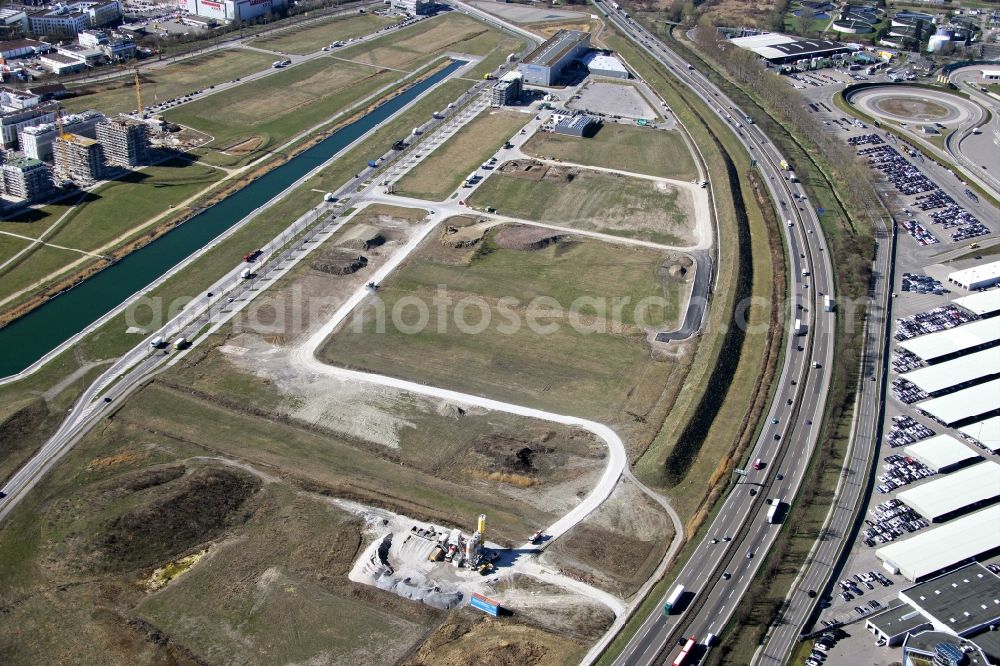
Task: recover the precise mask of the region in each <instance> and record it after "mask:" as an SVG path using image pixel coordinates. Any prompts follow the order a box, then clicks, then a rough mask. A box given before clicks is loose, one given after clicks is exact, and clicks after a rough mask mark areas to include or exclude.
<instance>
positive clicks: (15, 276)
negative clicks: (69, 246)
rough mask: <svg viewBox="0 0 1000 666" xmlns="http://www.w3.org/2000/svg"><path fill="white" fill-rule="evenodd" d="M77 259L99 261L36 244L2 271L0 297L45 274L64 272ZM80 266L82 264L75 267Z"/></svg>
mask: <svg viewBox="0 0 1000 666" xmlns="http://www.w3.org/2000/svg"><path fill="white" fill-rule="evenodd" d="M79 259H86V263H88V264H89V263H92V262H94V261H99V260H98V259H94V258H92V257H86V256H85V255H82V254H80V253H79V252H72V251H70V250H61V249H59V248H55V247H48V246H46V245H39V246H36V247H35V248H34V249H33V250H32V251H31V252H30V253H29V254H26V255H25V256H24V257H23V258H22V259H20V260H19V263H17V264H15V265H12V267H11V268H10V269H9V270H7V271H5V272H4V273H3V279H2V280H0V297H4V298H6V297H9V296H12V295H13V294H16V293H17V292H19V291H21V290H22V289H26V288H27V287H29V286H31V285H33V284H35V283H36V282H38V281H39V280H42V279H44V278H45V276H47V275H59V274H62V273H65V271H66V268H67V267H68V266H69V264H70V263H72V262H74V261H77V260H79ZM80 267H82V265H81V266H78V267H77V268H80ZM40 288H41V287H38V288H34V289H31V290H30V291H29V292H26V293H24V294H22V295H20V296H18V297H16V298H15V299H14V300H12V301H10V302H9V303H8V304H7V305H6V306H5V307H10V306H12V305H16V304H18V303H20V302H22V301H24V300H26V299H27V298H28V297H30V296H31V294H33V293H35V292H36V291H38V289H40Z"/></svg>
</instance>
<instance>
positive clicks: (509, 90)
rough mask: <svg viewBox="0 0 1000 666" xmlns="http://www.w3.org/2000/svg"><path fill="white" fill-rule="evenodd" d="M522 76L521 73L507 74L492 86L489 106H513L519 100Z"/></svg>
mask: <svg viewBox="0 0 1000 666" xmlns="http://www.w3.org/2000/svg"><path fill="white" fill-rule="evenodd" d="M523 79H524V75H523V74H521V72H517V71H514V72H507V73H506V74H504V75H503V76H501V77H500V80H499V81H497V82H496V83H495V84H493V90H491V91H490V106H493V107H500V106H507V105H508V104H513V103H514V102H516V101H518V100H519V99H520V98H521V83H522V81H523Z"/></svg>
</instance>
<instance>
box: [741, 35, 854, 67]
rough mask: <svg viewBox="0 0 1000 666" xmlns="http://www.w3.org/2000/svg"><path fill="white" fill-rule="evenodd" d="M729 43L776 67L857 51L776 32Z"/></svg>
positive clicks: (824, 40) (830, 42) (823, 41)
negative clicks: (754, 54)
mask: <svg viewBox="0 0 1000 666" xmlns="http://www.w3.org/2000/svg"><path fill="white" fill-rule="evenodd" d="M729 41H730V42H732V43H733V44H734V45H736V46H738V47H740V48H741V49H746V50H748V51H753V52H754V53H756V54H757V55H759V56H760V57H761V58H763V59H765V60H767V61H768V62H770V63H773V64H776V65H783V64H787V63H792V62H796V61H799V60H808V59H810V58H824V57H826V58H828V57H830V56H833V55H837V54H839V53H851V52H852V51H855V50H857V49H856V48H855V47H853V46H851V45H848V44H842V43H840V42H834V41H830V40H828V39H802V38H800V37H791V36H789V35H782V34H781V33H777V32H765V33H762V34H760V35H752V36H750V37H737V38H735V39H731V40H729Z"/></svg>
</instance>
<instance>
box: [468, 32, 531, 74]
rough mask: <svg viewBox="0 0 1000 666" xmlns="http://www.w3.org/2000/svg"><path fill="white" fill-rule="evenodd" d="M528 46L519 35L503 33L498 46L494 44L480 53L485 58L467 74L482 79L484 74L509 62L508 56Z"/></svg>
mask: <svg viewBox="0 0 1000 666" xmlns="http://www.w3.org/2000/svg"><path fill="white" fill-rule="evenodd" d="M526 46H527V42H525V41H524V40H522V39H518V38H517V37H511V36H509V35H506V34H505V35H503V38H502V39H500V40H498V41H497V44H496V46H493V47H492V48H490V49H489V50H488V51H486V52H485V53H478V54H476V55H481V56H483V59H482V60H481V61H480V62H479V64H478V65H476V66H475V67H473V68H472V69H471V70H469V73H468V75H467V76H469V78H473V79H480V78H482V77H483V76H484V75H486V74H488V73H490V72H492V71H494V70H495V69H496V68H497V67H499V66H500V65H502V64H504V63H505V62H507V57H508V56H510V55H511V54H517V53H519V52H521V51H522V50H524V48H525V47H526Z"/></svg>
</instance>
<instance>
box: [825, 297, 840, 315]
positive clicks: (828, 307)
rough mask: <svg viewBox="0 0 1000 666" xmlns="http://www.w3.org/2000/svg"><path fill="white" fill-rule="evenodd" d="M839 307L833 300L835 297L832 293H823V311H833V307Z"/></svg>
mask: <svg viewBox="0 0 1000 666" xmlns="http://www.w3.org/2000/svg"><path fill="white" fill-rule="evenodd" d="M835 307H837V304H836V303H834V302H833V297H832V296H830V294H824V295H823V312H833V309H834V308H835Z"/></svg>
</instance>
